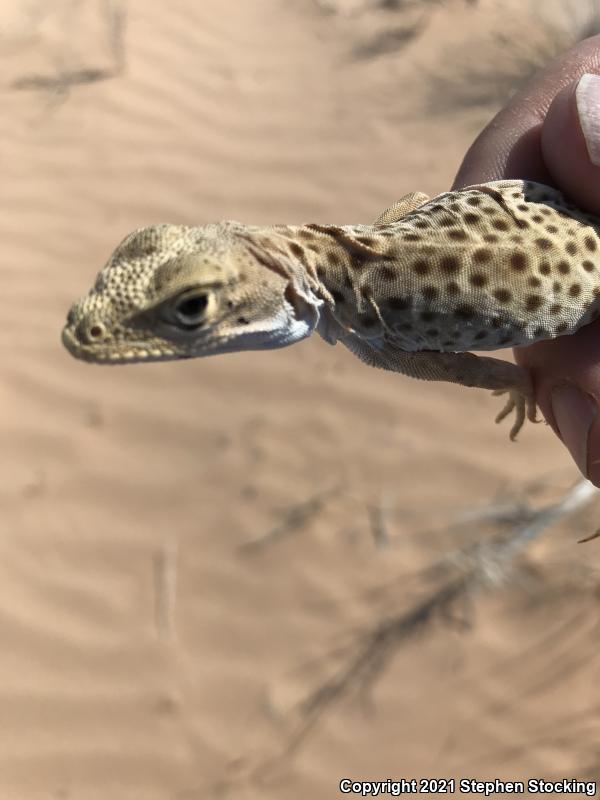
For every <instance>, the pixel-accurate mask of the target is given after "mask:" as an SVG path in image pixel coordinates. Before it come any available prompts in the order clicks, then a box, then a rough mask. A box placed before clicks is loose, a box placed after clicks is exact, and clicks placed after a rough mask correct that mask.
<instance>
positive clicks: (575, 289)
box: [569, 283, 581, 297]
mask: <svg viewBox="0 0 600 800" xmlns="http://www.w3.org/2000/svg"><path fill="white" fill-rule="evenodd" d="M569 294H570V295H571V297H579V295H580V294H581V284H579V283H573V284H571V286H569Z"/></svg>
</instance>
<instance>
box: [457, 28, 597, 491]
mask: <svg viewBox="0 0 600 800" xmlns="http://www.w3.org/2000/svg"><path fill="white" fill-rule="evenodd" d="M584 75H586V76H587V75H591V76H596V75H600V36H593V37H591V38H590V39H586V40H585V41H583V42H580V43H579V44H577V45H576V46H575V47H573V48H572V49H571V50H569V51H568V52H566V53H565V54H564V55H562V56H560V57H559V58H558V59H557V60H556V61H554V62H552V63H551V64H550V65H549V66H548V67H546V68H545V69H544V70H543V71H542V72H540V73H539V74H538V75H536V76H535V78H534V79H533V80H532V81H531V82H530V83H529V84H528V85H527V86H526V87H525V88H524V89H523V90H522V91H520V92H518V93H517V94H516V95H515V96H514V97H513V98H512V99H511V100H510V101H509V103H508V105H507V106H506V107H505V108H503V109H502V110H501V111H500V112H499V113H498V114H497V115H496V117H494V119H493V120H492V121H491V122H490V123H489V125H488V126H487V127H486V128H485V129H484V130H483V131H482V133H481V134H480V135H479V136H478V138H477V139H476V140H475V142H474V143H473V145H472V146H471V148H470V149H469V151H468V153H467V155H466V156H465V159H464V161H463V163H462V165H461V167H460V169H459V171H458V175H457V176H456V180H455V182H454V188H460V187H463V186H468V185H469V184H472V183H482V182H484V181H492V180H498V179H502V178H524V179H529V180H534V181H539V182H541V183H546V184H548V185H550V186H555V187H557V188H558V189H560V190H561V191H563V192H564V193H565V194H566V195H567V196H568V197H569V199H571V200H572V202H574V203H576V204H577V205H578V206H579V207H580V208H582V209H584V210H586V211H589V212H591V213H594V214H597V215H598V216H599V217H600V77H599V78H596V77H586V78H583V80H582V81H581V82H580V79H581V78H582V76H584ZM593 161H595V162H596V163H597V164H598V166H596V164H594V163H593ZM515 358H516V360H517V362H518V363H519V364H522V365H523V366H524V367H527V368H528V369H529V370H530V371H531V373H532V376H533V381H534V386H535V394H536V399H537V402H538V405H539V407H540V409H541V411H542V414H543V415H544V417H545V419H546V421H547V422H548V423H549V425H550V426H551V427H552V429H553V430H554V432H555V433H556V435H557V436H558V437H559V438H560V439H561V440H562V441H563V442H564V444H565V445H566V447H567V448H568V450H569V452H570V453H571V456H572V457H573V459H574V461H575V463H576V464H577V466H578V467H579V469H580V470H581V472H582V473H583V474H584V475H585V476H586V477H588V478H589V479H590V480H591V481H592V482H593V483H594V484H595V485H596V486H600V415H599V414H598V405H599V402H600V320H598V321H597V322H594V323H592V324H591V325H587V326H586V327H584V328H582V329H581V330H579V331H578V332H577V333H575V334H573V335H572V336H562V337H559V338H558V339H554V340H549V341H544V342H538V343H536V344H533V345H530V346H529V347H521V348H518V349H516V350H515Z"/></svg>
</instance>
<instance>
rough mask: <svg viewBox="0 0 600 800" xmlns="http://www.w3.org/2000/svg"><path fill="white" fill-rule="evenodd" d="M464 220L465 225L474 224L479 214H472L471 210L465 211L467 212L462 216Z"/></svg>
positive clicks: (477, 220) (478, 219) (478, 218)
mask: <svg viewBox="0 0 600 800" xmlns="http://www.w3.org/2000/svg"><path fill="white" fill-rule="evenodd" d="M463 219H464V221H465V222H466V223H467V225H475V224H476V223H478V222H479V221H480V219H481V217H480V216H479V214H474V213H473V212H472V211H467V213H466V214H465V215H464V217H463Z"/></svg>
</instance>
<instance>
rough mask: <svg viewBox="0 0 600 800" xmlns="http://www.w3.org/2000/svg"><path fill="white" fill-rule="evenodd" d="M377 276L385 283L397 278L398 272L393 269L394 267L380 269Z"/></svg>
mask: <svg viewBox="0 0 600 800" xmlns="http://www.w3.org/2000/svg"><path fill="white" fill-rule="evenodd" d="M377 274H378V275H380V276H381V278H383V280H384V281H393V280H394V279H395V278H396V270H394V269H392V267H380V268H379V270H378V273H377Z"/></svg>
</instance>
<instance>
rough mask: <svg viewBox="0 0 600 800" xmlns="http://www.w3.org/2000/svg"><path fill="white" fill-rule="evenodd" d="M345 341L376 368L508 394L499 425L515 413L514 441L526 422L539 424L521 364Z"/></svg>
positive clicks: (352, 339) (355, 338)
mask: <svg viewBox="0 0 600 800" xmlns="http://www.w3.org/2000/svg"><path fill="white" fill-rule="evenodd" d="M342 341H343V343H344V344H345V345H346V346H347V347H348V348H349V349H350V350H352V352H353V353H354V354H355V355H357V356H358V357H359V358H360V359H361V360H362V361H364V362H366V363H367V364H370V365H371V366H374V367H381V368H382V369H387V370H391V371H393V372H401V373H402V374H404V375H408V376H410V377H411V378H420V379H421V380H426V381H448V382H450V383H458V384H460V385H461V386H476V387H479V388H481V389H492V390H493V393H494V394H495V395H500V394H508V401H507V403H506V405H505V407H504V408H503V410H502V411H501V412H500V413H499V414H498V416H497V417H496V422H501V421H502V420H503V419H504V418H505V417H507V416H508V415H509V414H510V413H512V412H513V411H514V412H515V420H514V423H513V426H512V428H511V430H510V438H511V439H512V440H513V441H514V440H515V438H516V436H517V434H518V433H519V431H520V430H521V428H522V427H523V423H524V422H525V418H527V419H529V420H531V421H532V422H536V421H537V420H536V413H535V412H536V403H535V398H534V395H533V386H532V383H531V377H530V375H529V373H528V372H527V370H525V369H523V367H520V366H518V365H517V364H512V363H511V362H509V361H501V360H500V359H497V358H490V357H488V356H476V355H474V354H473V353H441V352H438V351H436V350H421V351H418V352H408V351H406V350H401V349H400V348H397V347H394V346H393V345H390V344H389V343H386V344H385V345H384V347H383V348H381V349H379V348H377V347H375V346H373V345H371V344H369V342H368V341H367V340H365V339H361V338H359V337H358V336H356V335H355V334H348V335H346V336H345V337H344V338H343V339H342Z"/></svg>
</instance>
